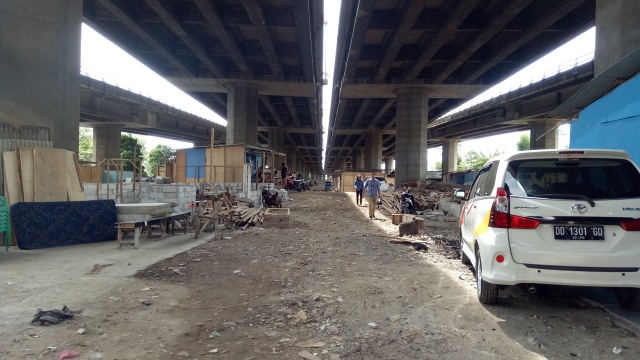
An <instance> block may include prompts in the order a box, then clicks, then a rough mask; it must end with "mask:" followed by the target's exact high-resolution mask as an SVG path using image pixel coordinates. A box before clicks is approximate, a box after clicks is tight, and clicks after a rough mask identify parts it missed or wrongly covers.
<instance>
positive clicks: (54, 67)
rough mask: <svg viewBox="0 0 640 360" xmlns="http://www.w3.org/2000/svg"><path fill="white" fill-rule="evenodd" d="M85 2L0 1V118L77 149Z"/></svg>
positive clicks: (61, 144)
mask: <svg viewBox="0 0 640 360" xmlns="http://www.w3.org/2000/svg"><path fill="white" fill-rule="evenodd" d="M81 25H82V1H77V0H57V1H38V2H34V1H24V0H2V1H0V84H2V85H0V123H6V124H11V125H13V127H14V128H16V129H18V128H20V127H21V126H27V127H42V128H46V129H48V133H49V139H48V140H49V141H51V142H52V144H53V147H56V148H62V149H67V150H70V151H74V152H78V135H79V117H80V80H79V76H78V71H79V69H80V35H81V34H80V33H81Z"/></svg>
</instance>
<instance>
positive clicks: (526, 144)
mask: <svg viewBox="0 0 640 360" xmlns="http://www.w3.org/2000/svg"><path fill="white" fill-rule="evenodd" d="M516 146H517V147H518V151H523V150H529V149H531V140H530V139H529V134H520V140H519V141H518V142H517V143H516Z"/></svg>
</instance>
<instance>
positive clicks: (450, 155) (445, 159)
mask: <svg viewBox="0 0 640 360" xmlns="http://www.w3.org/2000/svg"><path fill="white" fill-rule="evenodd" d="M457 169H458V139H446V140H444V141H443V142H442V179H443V180H444V179H447V178H446V177H445V175H446V174H448V173H450V172H454V171H456V170H457Z"/></svg>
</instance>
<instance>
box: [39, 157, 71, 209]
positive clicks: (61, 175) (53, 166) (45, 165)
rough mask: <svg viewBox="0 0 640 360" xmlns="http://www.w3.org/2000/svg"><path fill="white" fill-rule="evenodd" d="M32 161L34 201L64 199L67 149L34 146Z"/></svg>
mask: <svg viewBox="0 0 640 360" xmlns="http://www.w3.org/2000/svg"><path fill="white" fill-rule="evenodd" d="M33 163H34V172H33V184H34V201H39V202H48V201H66V200H67V166H66V163H67V150H65V149H45V148H35V149H34V151H33Z"/></svg>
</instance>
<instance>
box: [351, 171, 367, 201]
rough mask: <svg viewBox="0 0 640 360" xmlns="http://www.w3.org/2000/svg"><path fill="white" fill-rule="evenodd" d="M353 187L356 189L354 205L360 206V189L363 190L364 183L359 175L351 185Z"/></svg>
mask: <svg viewBox="0 0 640 360" xmlns="http://www.w3.org/2000/svg"><path fill="white" fill-rule="evenodd" d="M353 187H354V188H355V189H356V204H358V206H362V189H364V181H362V177H361V176H360V174H358V176H356V181H355V182H354V183H353Z"/></svg>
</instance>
